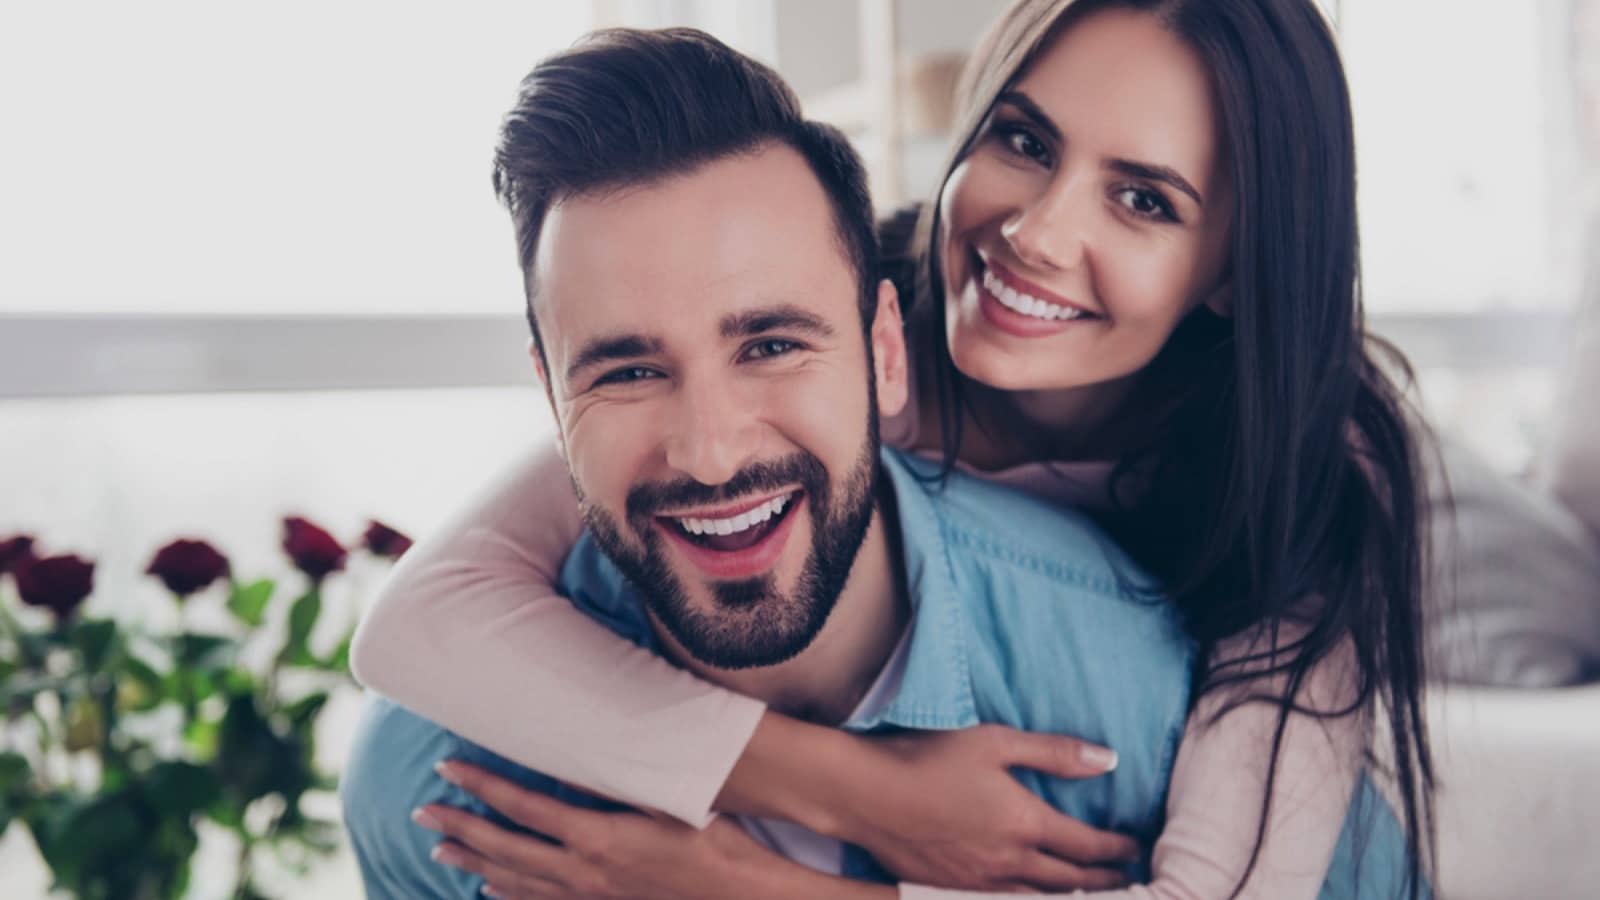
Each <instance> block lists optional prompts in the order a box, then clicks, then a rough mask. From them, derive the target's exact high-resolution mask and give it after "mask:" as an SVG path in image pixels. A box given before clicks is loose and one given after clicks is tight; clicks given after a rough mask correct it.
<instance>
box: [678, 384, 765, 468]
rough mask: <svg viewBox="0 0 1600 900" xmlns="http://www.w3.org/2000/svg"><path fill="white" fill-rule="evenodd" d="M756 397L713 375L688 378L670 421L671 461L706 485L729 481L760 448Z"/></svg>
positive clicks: (751, 460)
mask: <svg viewBox="0 0 1600 900" xmlns="http://www.w3.org/2000/svg"><path fill="white" fill-rule="evenodd" d="M755 402H757V401H756V398H751V397H744V396H741V395H740V393H739V392H738V391H737V390H736V389H730V388H729V387H728V386H727V385H725V384H721V383H713V380H712V379H701V380H693V381H686V382H685V383H684V385H683V387H682V388H681V389H680V393H679V403H678V404H677V408H676V409H675V410H674V411H673V414H674V421H673V422H671V423H669V425H668V428H669V437H668V439H667V442H666V451H667V465H669V466H671V467H672V468H674V469H676V470H678V471H679V472H682V473H683V474H685V475H688V476H689V477H690V478H693V479H694V480H695V481H698V482H700V483H701V484H708V485H718V484H723V483H725V482H727V481H728V480H729V479H730V478H732V477H733V476H734V474H735V473H737V472H738V471H739V470H740V469H742V468H744V467H745V466H746V465H748V464H749V463H751V462H753V461H754V457H755V454H756V452H757V450H758V444H759V443H760V436H761V429H760V424H759V422H760V419H759V415H758V410H757V409H755V408H754V405H753V404H754V403H755Z"/></svg>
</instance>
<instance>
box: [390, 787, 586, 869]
mask: <svg viewBox="0 0 1600 900" xmlns="http://www.w3.org/2000/svg"><path fill="white" fill-rule="evenodd" d="M412 818H413V819H414V820H415V821H416V823H417V824H418V825H421V826H422V827H424V828H429V829H432V830H433V831H437V832H439V833H440V834H442V835H444V836H445V837H447V838H450V839H451V842H447V843H445V844H441V845H440V848H447V847H455V848H459V849H463V850H465V851H467V852H469V853H471V854H472V856H473V857H474V858H476V859H483V860H487V861H489V862H491V863H493V864H494V865H496V866H498V867H500V868H501V869H504V870H505V871H510V872H515V873H517V874H519V875H525V876H527V877H530V878H535V879H538V880H540V881H549V882H555V883H567V882H570V881H571V873H572V870H573V869H574V867H575V866H576V865H577V864H576V863H575V862H574V861H573V860H572V859H571V858H570V857H569V856H568V854H567V851H566V850H565V849H563V848H561V847H558V846H556V845H554V844H549V843H546V842H545V841H542V840H540V839H538V838H536V837H532V836H530V835H525V834H516V833H514V832H510V831H507V830H505V829H504V828H501V827H500V826H498V825H495V824H494V823H493V822H490V821H488V820H486V819H483V818H480V817H478V816H475V815H473V814H471V813H469V812H465V811H463V810H459V809H453V808H451V807H448V806H442V805H440V804H436V803H435V804H429V805H428V806H424V807H422V808H420V809H418V810H417V811H416V812H415V813H413V814H412ZM438 852H446V851H445V850H443V849H439V850H438ZM435 859H438V857H437V856H435ZM440 861H441V862H443V861H444V860H440ZM449 864H450V865H456V864H455V863H453V862H452V863H449ZM456 868H466V867H465V866H460V865H456ZM469 871H477V870H476V869H469ZM478 874H480V875H482V874H484V873H482V872H479V873H478ZM485 877H488V876H487V875H485Z"/></svg>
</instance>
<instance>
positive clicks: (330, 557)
mask: <svg viewBox="0 0 1600 900" xmlns="http://www.w3.org/2000/svg"><path fill="white" fill-rule="evenodd" d="M283 552H285V553H287V554H289V558H290V559H291V560H293V561H294V566H295V568H297V569H299V570H300V571H302V572H304V573H306V574H307V575H309V576H311V580H312V581H321V580H322V579H324V578H326V577H328V575H329V573H332V572H337V571H339V570H340V569H343V568H344V557H345V550H344V548H343V547H341V546H339V542H338V541H337V540H334V537H333V535H331V534H329V533H328V532H326V531H324V530H323V529H321V528H319V527H317V526H316V525H313V524H311V523H310V522H308V521H307V520H305V519H302V518H300V517H299V516H290V517H288V518H286V519H284V520H283Z"/></svg>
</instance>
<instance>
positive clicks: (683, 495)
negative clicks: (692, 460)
mask: <svg viewBox="0 0 1600 900" xmlns="http://www.w3.org/2000/svg"><path fill="white" fill-rule="evenodd" d="M827 483H828V471H827V469H825V468H823V465H822V461H821V460H819V459H817V458H816V457H815V456H812V455H811V454H809V453H803V452H802V453H796V454H794V455H792V456H786V457H783V458H782V459H775V460H766V461H763V462H758V463H751V464H750V465H748V466H745V467H744V468H742V469H740V470H739V471H738V472H735V473H734V475H733V477H732V478H729V479H728V480H727V481H724V482H723V483H722V484H718V485H708V484H701V483H700V482H698V481H695V480H694V479H693V478H688V477H685V478H680V479H676V480H673V481H663V482H655V483H646V484H638V485H634V487H633V488H632V489H631V490H629V491H628V499H627V505H626V509H627V513H628V518H629V519H633V520H638V519H648V518H651V517H652V516H654V515H655V514H656V513H657V512H658V511H660V510H663V509H682V508H684V507H689V506H707V505H710V504H715V503H726V502H728V501H731V500H737V499H739V498H740V497H744V496H747V495H749V494H755V493H761V492H764V491H772V490H776V489H778V488H781V487H786V486H789V485H793V484H800V485H801V486H802V487H804V488H805V489H806V491H807V492H808V493H819V492H822V490H823V488H824V487H825V486H826V485H827Z"/></svg>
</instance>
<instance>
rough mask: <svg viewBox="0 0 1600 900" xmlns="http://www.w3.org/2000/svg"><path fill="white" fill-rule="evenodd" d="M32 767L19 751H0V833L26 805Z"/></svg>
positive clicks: (3, 832) (4, 830) (31, 777)
mask: <svg viewBox="0 0 1600 900" xmlns="http://www.w3.org/2000/svg"><path fill="white" fill-rule="evenodd" d="M32 779H33V767H32V766H30V765H28V760H27V758H26V757H24V756H23V755H22V754H20V753H0V834H5V833H6V828H7V826H9V825H10V824H11V820H12V819H13V818H15V817H16V816H17V814H18V813H20V812H21V811H22V808H23V807H24V806H26V805H27V803H28V800H29V799H30V797H29V793H30V792H29V790H28V788H29V785H30V782H31V781H32Z"/></svg>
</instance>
